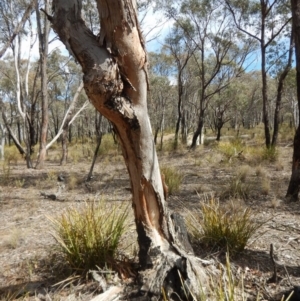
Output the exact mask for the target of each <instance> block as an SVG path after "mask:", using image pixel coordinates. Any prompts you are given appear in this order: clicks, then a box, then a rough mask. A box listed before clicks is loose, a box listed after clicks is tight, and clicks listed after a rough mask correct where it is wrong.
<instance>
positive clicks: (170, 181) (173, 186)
mask: <svg viewBox="0 0 300 301" xmlns="http://www.w3.org/2000/svg"><path fill="white" fill-rule="evenodd" d="M161 173H162V174H163V175H164V177H165V181H166V184H167V186H168V193H169V194H173V193H175V192H178V191H179V188H180V185H181V183H182V180H183V175H182V174H181V173H180V172H178V171H177V170H176V169H175V168H174V167H167V166H163V167H162V168H161Z"/></svg>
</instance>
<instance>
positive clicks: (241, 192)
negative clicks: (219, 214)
mask: <svg viewBox="0 0 300 301" xmlns="http://www.w3.org/2000/svg"><path fill="white" fill-rule="evenodd" d="M246 179H247V175H246V174H244V173H241V174H240V173H238V174H237V175H236V176H234V177H233V178H232V179H231V180H230V182H229V183H228V185H227V187H225V189H224V191H223V192H222V194H221V198H222V199H228V198H233V199H239V198H241V199H247V198H248V197H249V194H250V191H251V185H250V184H249V182H248V181H246Z"/></svg>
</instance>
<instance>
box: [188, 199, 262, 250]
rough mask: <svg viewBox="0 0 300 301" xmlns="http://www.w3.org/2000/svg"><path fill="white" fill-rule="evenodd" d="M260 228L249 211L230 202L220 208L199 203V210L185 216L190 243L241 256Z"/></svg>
mask: <svg viewBox="0 0 300 301" xmlns="http://www.w3.org/2000/svg"><path fill="white" fill-rule="evenodd" d="M261 225H262V224H260V223H258V222H256V221H255V219H254V214H253V213H252V211H251V209H250V208H245V207H244V206H242V205H240V204H236V203H234V202H231V203H230V204H229V206H221V205H220V203H219V202H218V201H217V200H215V199H211V200H209V201H208V202H204V203H201V205H200V208H199V210H196V211H194V212H188V217H187V227H188V230H189V233H190V235H191V238H192V240H193V241H194V242H197V243H203V244H204V245H206V246H208V247H211V248H213V249H221V250H225V251H226V250H228V251H229V252H230V254H235V253H238V252H241V251H243V250H244V249H245V247H246V245H247V242H248V241H249V239H250V238H251V237H253V235H254V234H255V232H256V231H257V230H258V229H259V228H260V227H261Z"/></svg>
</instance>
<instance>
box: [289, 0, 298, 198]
mask: <svg viewBox="0 0 300 301" xmlns="http://www.w3.org/2000/svg"><path fill="white" fill-rule="evenodd" d="M291 8H292V22H293V32H294V38H295V53H296V74H297V75H296V80H297V101H298V113H300V31H299V28H300V2H299V1H298V0H291ZM299 189H300V123H298V127H297V130H296V134H295V137H294V151H293V163H292V175H291V178H290V183H289V187H288V190H287V193H286V197H287V198H288V199H289V200H291V201H298V200H299Z"/></svg>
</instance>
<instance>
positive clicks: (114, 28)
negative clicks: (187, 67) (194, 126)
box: [49, 0, 207, 300]
mask: <svg viewBox="0 0 300 301" xmlns="http://www.w3.org/2000/svg"><path fill="white" fill-rule="evenodd" d="M97 4H98V10H99V16H100V22H101V32H100V38H99V39H97V37H96V36H94V35H93V34H92V32H91V31H90V30H89V29H88V28H87V27H86V26H85V24H84V22H83V20H82V19H81V16H80V13H81V1H80V0H77V1H75V0H54V1H53V12H54V16H53V17H51V16H49V19H50V20H52V24H53V28H54V29H55V31H56V32H57V33H58V35H59V37H60V39H61V40H62V41H63V42H64V44H65V45H66V46H67V48H68V49H69V51H70V52H71V53H72V54H73V55H74V56H75V58H76V59H77V61H78V62H79V63H80V64H81V66H82V71H83V73H84V77H83V79H84V88H85V91H86V93H87V95H88V97H89V98H90V100H91V102H92V104H93V105H94V106H95V107H96V108H97V110H99V111H100V112H101V114H102V115H103V116H105V117H106V118H107V119H108V120H110V121H111V122H112V124H113V127H114V131H115V133H116V135H117V137H118V139H119V141H120V144H121V147H122V151H123V156H124V158H125V162H126V166H127V169H128V172H129V176H130V181H131V187H132V193H133V196H132V202H133V209H134V216H135V222H136V229H137V234H138V243H139V263H140V267H141V269H142V270H143V272H142V271H141V272H140V276H141V283H142V284H144V286H143V288H142V289H141V291H144V293H145V292H146V293H148V296H149V300H150V297H151V296H153V295H156V296H160V294H161V290H162V288H163V287H164V286H165V284H166V282H168V278H170V277H175V278H176V279H178V280H179V277H178V272H180V273H181V275H182V276H183V281H184V282H185V284H186V285H188V284H187V282H189V283H190V286H189V287H190V289H191V291H196V289H197V288H199V281H201V284H202V287H205V286H206V285H207V282H206V281H205V280H207V277H206V274H205V272H204V269H203V268H202V267H201V265H199V262H198V263H197V264H195V259H194V257H193V256H191V255H188V252H189V251H191V248H190V247H189V244H188V243H186V244H184V240H183V239H181V237H179V236H178V232H176V230H175V228H174V224H178V220H179V219H178V218H177V217H176V215H173V219H172V217H171V216H170V215H169V214H168V212H167V208H166V206H165V199H164V192H163V184H162V179H161V176H160V170H159V165H158V160H157V155H156V150H155V145H154V142H153V137H152V130H151V125H150V122H149V117H148V113H147V86H148V84H147V82H148V78H147V71H146V65H147V56H146V52H145V48H144V42H143V40H142V36H141V33H140V30H139V26H138V21H137V14H136V3H135V1H133V0H123V1H122V0H118V1H117V0H110V1H105V0H98V1H97ZM104 46H105V47H104ZM111 52H112V54H111ZM95 66H97V68H95ZM185 241H187V240H185ZM178 283H180V280H179V282H178ZM178 283H177V284H178ZM171 286H172V284H171ZM174 286H176V284H175V283H174V284H173V288H172V289H174V290H175V292H176V293H177V294H179V295H181V292H180V287H177V288H176V287H174ZM165 289H167V288H165Z"/></svg>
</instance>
